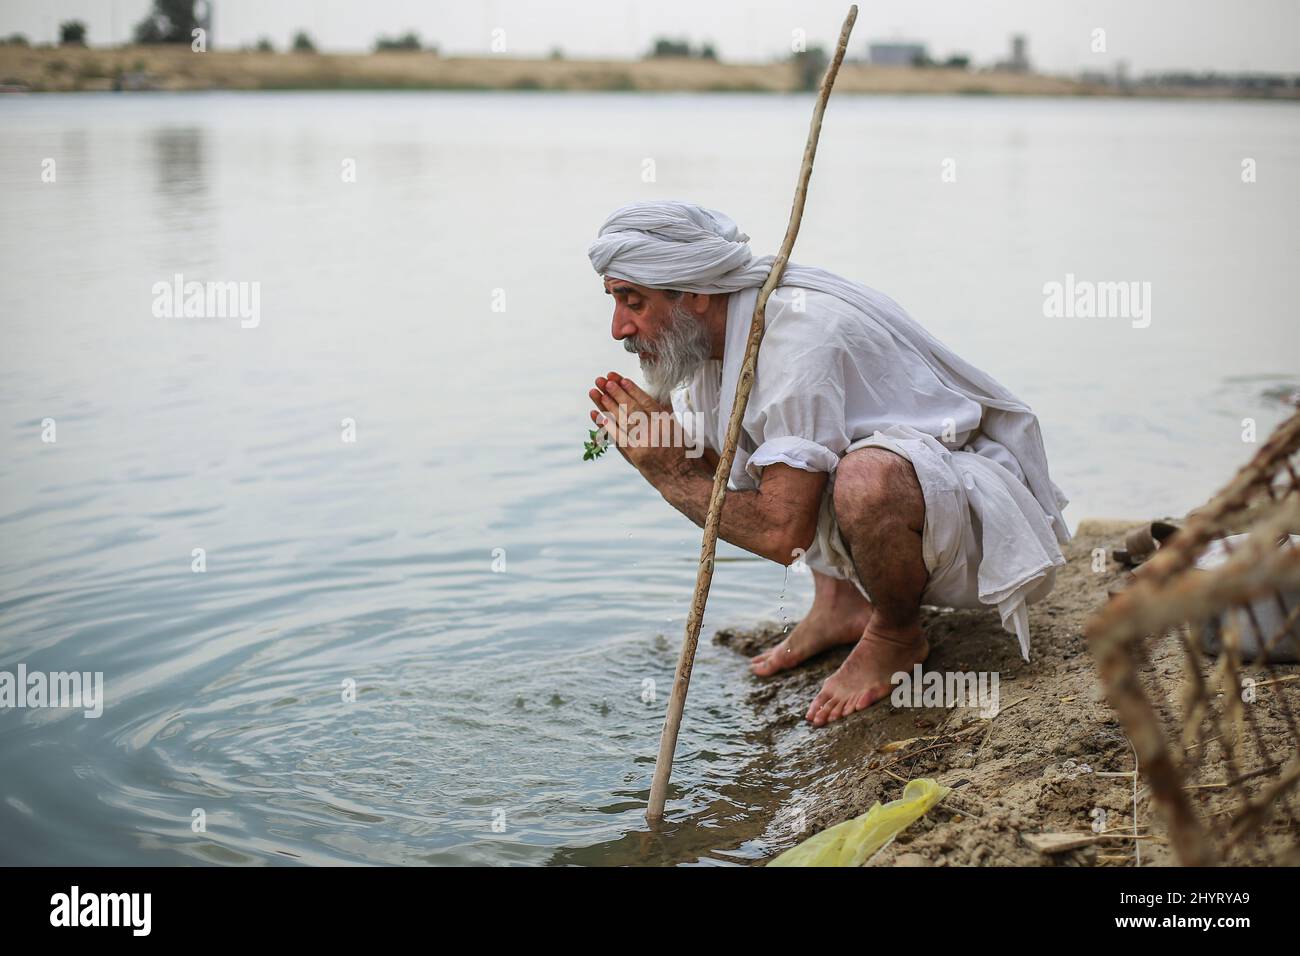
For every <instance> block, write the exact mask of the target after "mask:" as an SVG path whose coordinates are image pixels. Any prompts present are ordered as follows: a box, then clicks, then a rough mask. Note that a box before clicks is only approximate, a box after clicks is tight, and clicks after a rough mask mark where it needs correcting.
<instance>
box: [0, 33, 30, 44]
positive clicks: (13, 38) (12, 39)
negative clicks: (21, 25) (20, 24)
mask: <svg viewBox="0 0 1300 956" xmlns="http://www.w3.org/2000/svg"><path fill="white" fill-rule="evenodd" d="M0 46H31V44H30V43H28V42H27V37H25V36H23V35H22V34H21V33H11V34H9V35H8V36H7V37H5V38H4V39H3V40H0Z"/></svg>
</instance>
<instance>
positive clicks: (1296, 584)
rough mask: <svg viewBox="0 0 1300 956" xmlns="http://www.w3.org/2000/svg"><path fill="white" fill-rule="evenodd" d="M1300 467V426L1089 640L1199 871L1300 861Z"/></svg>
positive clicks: (1105, 612)
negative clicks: (1207, 867) (1299, 661)
mask: <svg viewBox="0 0 1300 956" xmlns="http://www.w3.org/2000/svg"><path fill="white" fill-rule="evenodd" d="M1298 455H1300V412H1297V413H1296V414H1295V415H1293V416H1291V417H1290V418H1289V419H1287V420H1286V421H1285V422H1283V423H1282V424H1281V425H1280V426H1279V427H1278V428H1277V430H1276V431H1274V433H1273V434H1272V435H1271V436H1270V437H1269V439H1268V441H1267V442H1265V443H1264V445H1263V446H1261V447H1260V449H1259V451H1258V452H1257V454H1256V455H1255V456H1254V458H1253V459H1252V460H1251V461H1250V462H1249V463H1248V464H1247V465H1246V466H1245V467H1244V468H1242V469H1241V470H1240V471H1239V472H1238V473H1237V475H1236V476H1235V477H1234V478H1233V479H1232V481H1230V482H1229V483H1228V484H1227V486H1226V487H1224V489H1223V490H1222V491H1220V492H1219V493H1218V494H1217V495H1215V496H1214V497H1213V498H1212V499H1210V501H1209V502H1208V503H1207V504H1206V505H1205V506H1204V507H1202V508H1200V509H1198V510H1196V511H1194V512H1193V513H1192V514H1191V515H1189V516H1188V518H1187V522H1186V524H1185V525H1184V526H1183V527H1182V528H1181V529H1180V530H1179V531H1178V532H1177V533H1176V534H1174V536H1173V537H1171V538H1170V539H1169V540H1168V541H1166V542H1165V544H1164V545H1163V546H1162V547H1161V548H1160V549H1159V551H1158V552H1157V553H1156V554H1155V555H1154V556H1153V557H1152V558H1151V560H1150V561H1148V562H1147V563H1146V564H1145V565H1143V566H1142V567H1140V568H1139V569H1138V571H1137V572H1136V573H1135V574H1134V576H1133V580H1132V584H1131V585H1130V586H1129V587H1127V588H1126V589H1125V590H1123V591H1121V592H1120V593H1119V594H1117V595H1115V596H1114V597H1113V598H1112V599H1111V600H1110V602H1109V603H1108V604H1107V605H1106V607H1104V608H1103V609H1102V610H1101V611H1099V612H1098V613H1097V614H1096V615H1094V616H1093V617H1092V619H1091V620H1090V621H1089V622H1088V624H1087V626H1086V629H1085V633H1086V634H1087V637H1088V641H1089V645H1090V647H1091V649H1092V653H1093V655H1094V657H1095V659H1096V661H1097V665H1098V668H1099V671H1100V674H1101V679H1102V682H1103V684H1104V686H1105V688H1106V693H1107V695H1108V698H1109V700H1110V703H1111V705H1112V706H1113V707H1114V708H1115V709H1116V711H1117V712H1118V715H1119V719H1120V721H1121V723H1122V724H1123V725H1124V729H1125V731H1126V732H1127V733H1128V736H1129V739H1130V740H1131V742H1132V744H1133V749H1134V751H1135V752H1136V753H1137V756H1138V766H1139V770H1140V773H1141V774H1142V776H1143V777H1144V779H1145V782H1146V783H1147V785H1148V786H1149V787H1150V792H1151V796H1152V798H1153V800H1154V801H1155V804H1156V807H1157V809H1158V811H1159V813H1160V814H1161V816H1162V817H1163V819H1164V822H1165V823H1166V825H1167V827H1168V830H1169V838H1170V843H1171V845H1172V847H1173V850H1174V852H1175V853H1176V854H1177V856H1178V859H1179V860H1180V862H1182V863H1183V864H1184V865H1189V866H1195V865H1251V864H1254V865H1277V864H1287V865H1294V864H1296V863H1300V812H1298V810H1297V808H1298V807H1300V794H1298V791H1300V724H1298V723H1297V721H1298V719H1300V665H1297V664H1295V663H1289V662H1286V663H1284V662H1285V661H1290V662H1293V661H1296V660H1297V659H1300V620H1298V618H1300V537H1298V538H1296V539H1293V538H1292V537H1291V536H1292V535H1296V534H1300V478H1298V477H1297V471H1298V470H1300V463H1298V462H1297V456H1298ZM1175 665H1177V666H1175Z"/></svg>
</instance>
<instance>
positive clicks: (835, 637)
mask: <svg viewBox="0 0 1300 956" xmlns="http://www.w3.org/2000/svg"><path fill="white" fill-rule="evenodd" d="M870 620H871V604H870V603H868V601H867V599H866V598H864V597H863V596H862V595H861V593H859V591H858V589H857V588H856V587H854V586H853V582H852V581H841V580H839V579H838V578H833V577H831V576H830V575H827V574H821V573H819V572H817V571H813V603H812V607H810V608H809V609H808V613H807V614H806V615H804V618H803V620H802V621H800V622H799V623H798V624H796V625H795V627H794V630H793V631H791V632H790V633H789V635H787V636H786V639H785V640H783V641H782V642H781V643H780V644H777V645H776V646H775V647H769V648H768V649H767V650H765V651H764V652H763V653H761V654H758V655H757V656H755V657H751V658H750V660H749V669H750V670H751V671H753V672H754V673H755V674H757V675H758V676H759V677H771V676H772V675H773V674H775V673H777V672H778V671H783V670H788V669H789V668H791V667H796V666H798V665H799V664H802V663H803V662H804V661H806V660H808V658H810V657H813V656H814V655H817V654H820V653H821V652H822V651H827V650H830V649H831V648H832V647H836V646H838V645H840V644H852V643H854V642H855V641H857V640H858V639H859V638H861V637H862V633H863V632H864V631H865V630H866V629H867V623H868V622H869V621H870Z"/></svg>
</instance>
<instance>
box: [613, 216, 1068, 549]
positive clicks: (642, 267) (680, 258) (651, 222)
mask: <svg viewBox="0 0 1300 956" xmlns="http://www.w3.org/2000/svg"><path fill="white" fill-rule="evenodd" d="M587 255H588V257H590V259H591V264H592V267H593V268H595V270H596V272H597V273H598V274H599V275H603V276H612V277H613V278H615V279H624V280H626V281H628V282H634V283H636V284H637V285H642V286H646V287H647V288H651V289H675V290H678V291H681V292H699V293H706V294H710V295H712V294H716V293H723V292H738V291H740V290H741V289H752V288H756V287H758V286H761V285H762V284H763V282H764V281H765V280H766V279H767V275H768V272H769V271H771V268H772V262H773V261H774V260H775V258H776V257H775V256H762V257H755V256H754V254H753V253H751V252H750V251H749V236H747V235H745V234H744V233H743V232H741V231H740V227H739V226H737V225H736V223H735V222H734V221H733V220H732V219H731V217H730V216H727V215H724V214H723V213H720V212H718V211H716V210H713V209H705V208H704V207H703V206H697V205H695V204H694V203H687V202H676V201H670V200H665V201H660V202H634V203H629V204H628V205H626V206H623V207H621V208H619V209H616V210H615V211H614V213H613V214H612V215H611V216H610V217H609V218H608V219H606V220H605V224H604V225H603V226H601V227H600V233H599V234H598V235H597V237H596V241H595V242H593V243H592V244H591V245H590V246H589V247H588V248H587ZM781 285H782V286H794V287H797V288H803V289H813V290H815V291H817V292H824V293H826V294H828V295H833V296H835V297H836V298H838V299H841V300H843V301H845V302H847V303H849V304H850V305H852V306H853V307H854V308H856V309H859V310H861V311H862V312H864V313H866V315H867V316H868V317H869V318H870V319H872V320H874V321H876V322H879V323H880V324H881V325H883V326H884V327H885V328H886V329H888V330H889V332H890V334H891V335H892V337H893V338H894V340H895V342H897V343H898V347H899V348H902V349H910V350H914V351H915V352H916V353H917V354H919V355H920V357H921V358H922V360H923V361H924V362H925V363H926V364H927V365H928V366H929V367H930V368H931V369H932V370H933V371H934V373H935V375H936V376H938V378H939V381H940V382H942V383H943V384H944V385H946V386H947V387H948V388H951V389H952V390H953V391H955V392H957V393H958V394H960V395H964V396H966V397H967V398H969V399H971V400H972V401H975V402H979V403H980V404H981V405H983V406H984V417H983V422H982V426H981V427H982V429H983V431H984V434H986V435H988V436H989V437H990V438H992V439H993V440H994V441H996V442H999V443H1001V444H1002V445H1003V446H1004V447H1005V448H1007V449H1008V450H1009V451H1010V452H1011V453H1012V454H1013V455H1014V456H1015V457H1016V460H1017V461H1018V462H1019V463H1020V467H1021V470H1023V471H1024V473H1025V478H1026V480H1027V481H1028V483H1029V489H1030V491H1032V492H1033V494H1034V497H1035V498H1037V499H1038V503H1039V504H1040V505H1042V506H1043V510H1044V511H1045V512H1046V513H1047V514H1048V515H1049V516H1051V518H1052V519H1053V524H1054V530H1055V532H1056V535H1057V538H1058V540H1060V541H1061V543H1062V544H1064V543H1065V542H1066V541H1068V540H1069V538H1070V533H1069V530H1068V529H1067V527H1066V524H1065V518H1064V516H1062V514H1061V509H1062V508H1063V507H1065V505H1066V503H1067V502H1066V498H1065V496H1064V495H1063V494H1061V490H1060V489H1059V488H1057V487H1056V485H1055V484H1054V483H1053V482H1052V480H1051V478H1050V477H1048V471H1047V452H1046V451H1045V450H1044V448H1043V438H1042V433H1041V432H1040V430H1039V427H1038V417H1037V416H1036V415H1034V413H1033V411H1032V410H1031V409H1030V408H1029V406H1028V405H1026V404H1024V403H1023V402H1022V401H1020V399H1018V398H1016V396H1015V395H1013V394H1011V392H1010V391H1009V390H1007V389H1006V388H1005V387H1003V386H1002V385H1001V384H999V383H998V382H997V381H995V380H994V379H993V377H992V376H990V375H988V374H987V373H986V372H983V371H981V370H980V369H977V368H976V367H975V366H973V365H971V364H970V363H969V362H967V361H966V360H965V359H963V358H961V357H960V356H958V355H957V354H956V353H954V352H953V351H952V350H951V349H949V348H948V347H947V346H946V345H944V344H943V343H942V342H940V341H939V340H938V339H936V338H935V337H934V336H932V335H931V334H930V333H929V332H927V331H926V330H925V329H924V328H922V327H921V326H920V325H919V324H918V323H917V322H916V321H915V320H914V319H913V318H912V317H911V316H909V315H908V314H907V313H906V312H905V311H903V308H902V307H901V306H900V305H899V304H898V303H897V302H895V301H894V300H893V299H891V298H889V297H888V296H886V295H884V294H882V293H880V292H877V291H876V290H875V289H870V288H868V287H867V286H865V285H862V284H860V283H857V282H852V281H850V280H848V279H845V278H843V277H842V276H838V275H835V274H834V273H832V272H827V271H826V270H824V269H816V268H811V267H807V266H800V265H796V264H795V263H793V262H790V263H787V264H786V268H785V272H784V273H783V274H782V276H781ZM900 424H907V423H905V422H904V423H900Z"/></svg>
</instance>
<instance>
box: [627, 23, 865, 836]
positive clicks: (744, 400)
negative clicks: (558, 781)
mask: <svg viewBox="0 0 1300 956" xmlns="http://www.w3.org/2000/svg"><path fill="white" fill-rule="evenodd" d="M857 18H858V7H857V4H854V5H853V6H851V7H849V14H848V16H847V17H845V18H844V26H843V27H842V28H841V29H840V42H839V45H838V46H837V47H836V48H835V56H834V57H832V59H831V62H830V65H829V66H828V67H827V68H826V75H825V76H824V77H822V83H821V88H820V89H819V90H818V92H817V105H816V106H815V107H814V108H813V116H812V124H811V126H810V127H809V129H808V143H807V145H806V146H805V147H804V151H803V164H802V165H801V166H800V167H799V179H798V182H797V183H796V185H795V191H794V205H793V207H792V208H791V210H790V223H789V225H788V226H787V227H786V230H785V240H784V241H783V242H782V243H781V250H780V252H778V253H777V256H776V259H775V261H773V263H772V271H771V272H769V273H768V276H767V281H766V282H764V283H763V286H762V288H761V289H760V290H759V293H758V301H757V302H756V303H755V305H754V318H753V320H752V321H751V322H750V325H749V339H748V341H747V342H746V344H745V361H744V364H743V365H742V366H741V369H740V380H739V381H738V382H737V383H736V402H735V404H734V405H733V406H732V409H731V420H730V421H729V422H728V423H727V437H726V440H725V441H724V442H723V447H722V454H721V455H720V456H719V458H718V468H717V471H715V472H714V474H713V492H712V494H710V496H709V512H708V516H707V517H706V519H705V522H704V541H703V543H702V544H701V545H700V570H699V573H698V575H697V576H696V579H695V597H694V598H693V599H692V601H691V610H690V614H689V615H688V616H687V619H686V637H685V638H684V639H683V640H682V652H681V656H680V657H679V658H678V659H677V675H676V677H674V679H673V690H672V694H671V696H670V697H669V698H668V715H667V717H666V718H665V719H664V729H663V734H662V736H661V737H660V738H659V757H658V759H657V760H656V761H655V773H654V780H653V781H652V782H651V784H650V803H649V806H647V807H646V819H647V820H648V821H649V822H650V823H652V824H654V823H658V822H659V821H660V820H662V819H663V816H664V802H665V800H666V799H667V795H668V778H669V777H670V776H671V774H672V772H673V752H674V751H675V750H676V749H677V733H678V731H679V730H680V729H681V725H682V710H683V709H684V708H685V706H686V691H687V689H688V688H689V687H690V683H691V668H692V667H693V666H694V664H695V648H696V646H697V645H698V644H699V640H700V624H701V623H702V621H703V620H704V605H705V602H707V601H708V599H709V584H710V583H711V582H712V580H713V558H714V552H715V551H716V550H717V545H718V525H719V524H720V523H721V520H722V501H723V499H724V498H725V497H726V494H727V478H728V476H729V475H730V474H731V462H732V459H733V458H734V457H735V454H736V442H737V440H738V439H739V437H740V423H741V420H742V419H743V418H744V415H745V406H746V405H748V404H749V392H750V389H751V388H753V386H754V369H755V367H756V366H757V364H758V346H759V343H760V342H762V341H763V330H764V310H765V309H766V308H767V300H768V297H769V296H771V294H772V290H773V289H775V288H776V287H777V286H778V285H779V284H780V282H781V276H782V275H783V274H784V272H785V266H786V263H787V262H788V261H789V260H790V251H791V250H792V249H793V248H794V240H795V237H796V236H798V235H799V223H800V222H801V221H802V220H803V207H804V202H805V201H806V200H807V198H808V180H809V178H810V177H811V176H812V166H813V157H815V156H816V155H817V138H818V136H820V135H821V130H822V115H823V114H824V113H825V112H826V101H827V100H829V99H830V95H831V87H832V86H834V85H835V75H836V74H837V73H838V72H839V69H840V64H841V63H842V62H843V61H844V52H845V50H846V49H847V48H848V44H849V34H850V33H851V32H852V31H853V22H854V21H855V20H856V19H857Z"/></svg>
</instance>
